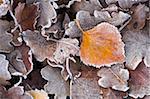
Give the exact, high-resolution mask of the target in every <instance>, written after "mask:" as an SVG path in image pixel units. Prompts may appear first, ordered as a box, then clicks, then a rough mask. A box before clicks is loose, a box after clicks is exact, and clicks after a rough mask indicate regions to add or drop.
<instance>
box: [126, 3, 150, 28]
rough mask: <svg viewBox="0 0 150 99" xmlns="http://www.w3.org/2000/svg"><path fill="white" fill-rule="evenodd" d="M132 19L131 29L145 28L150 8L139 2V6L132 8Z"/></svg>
mask: <svg viewBox="0 0 150 99" xmlns="http://www.w3.org/2000/svg"><path fill="white" fill-rule="evenodd" d="M131 9H132V11H133V14H132V20H131V21H130V22H129V24H128V26H127V27H128V29H129V30H134V31H136V30H139V29H143V27H144V26H145V23H146V17H147V14H148V12H149V8H148V7H147V6H146V5H144V4H139V5H138V6H133V7H132V8H131Z"/></svg>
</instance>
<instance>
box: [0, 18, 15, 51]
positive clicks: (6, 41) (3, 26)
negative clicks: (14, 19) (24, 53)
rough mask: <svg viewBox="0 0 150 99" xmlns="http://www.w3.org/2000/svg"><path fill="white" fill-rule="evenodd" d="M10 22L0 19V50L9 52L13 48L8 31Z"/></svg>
mask: <svg viewBox="0 0 150 99" xmlns="http://www.w3.org/2000/svg"><path fill="white" fill-rule="evenodd" d="M11 25H12V24H11V22H8V21H5V20H0V42H3V43H0V52H5V53H10V52H11V51H12V50H13V46H12V45H11V44H10V42H11V41H12V37H13V36H12V34H10V33H8V32H7V30H10V27H11Z"/></svg>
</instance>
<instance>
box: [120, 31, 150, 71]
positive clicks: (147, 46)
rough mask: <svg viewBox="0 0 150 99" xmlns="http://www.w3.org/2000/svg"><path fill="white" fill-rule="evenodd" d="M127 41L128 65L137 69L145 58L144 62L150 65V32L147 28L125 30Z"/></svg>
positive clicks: (124, 39) (124, 34)
mask: <svg viewBox="0 0 150 99" xmlns="http://www.w3.org/2000/svg"><path fill="white" fill-rule="evenodd" d="M123 41H124V42H125V55H126V67H128V68H129V69H132V70H135V69H136V67H137V66H138V64H139V63H140V62H141V61H142V58H144V63H145V64H146V66H147V67H150V54H149V53H150V34H149V33H148V31H147V30H139V31H136V32H135V31H130V30H126V31H124V32H123Z"/></svg>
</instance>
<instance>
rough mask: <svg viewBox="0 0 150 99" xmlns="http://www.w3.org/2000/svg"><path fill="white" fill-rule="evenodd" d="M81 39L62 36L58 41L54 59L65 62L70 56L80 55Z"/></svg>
mask: <svg viewBox="0 0 150 99" xmlns="http://www.w3.org/2000/svg"><path fill="white" fill-rule="evenodd" d="M78 45H79V41H78V40H77V39H71V38H62V39H61V40H59V42H58V43H57V47H56V50H55V52H54V54H53V59H54V60H55V62H56V63H60V64H63V63H64V62H65V61H66V59H67V58H68V57H70V56H71V55H72V56H75V55H78V53H79V47H78Z"/></svg>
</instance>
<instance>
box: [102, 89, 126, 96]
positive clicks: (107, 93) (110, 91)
mask: <svg viewBox="0 0 150 99" xmlns="http://www.w3.org/2000/svg"><path fill="white" fill-rule="evenodd" d="M102 93H103V94H102V96H103V99H124V97H125V96H126V95H127V94H126V93H124V92H121V91H116V90H113V89H110V88H107V89H104V88H103V89H102Z"/></svg>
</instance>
